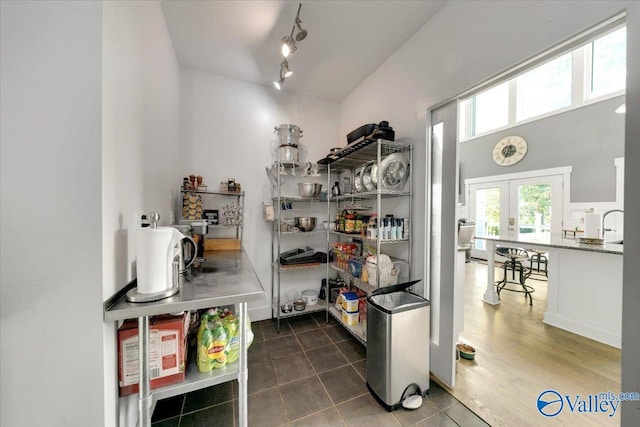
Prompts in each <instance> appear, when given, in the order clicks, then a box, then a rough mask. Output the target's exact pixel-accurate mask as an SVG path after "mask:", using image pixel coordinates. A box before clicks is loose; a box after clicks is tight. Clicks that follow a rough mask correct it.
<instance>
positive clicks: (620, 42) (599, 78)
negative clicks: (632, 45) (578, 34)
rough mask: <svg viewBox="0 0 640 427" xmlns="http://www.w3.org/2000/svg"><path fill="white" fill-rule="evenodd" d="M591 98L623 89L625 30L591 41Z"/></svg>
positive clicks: (624, 77) (624, 79)
mask: <svg viewBox="0 0 640 427" xmlns="http://www.w3.org/2000/svg"><path fill="white" fill-rule="evenodd" d="M591 49H592V51H593V59H592V69H591V94H590V95H591V97H596V96H601V95H604V94H607V93H611V92H616V91H619V90H622V89H624V87H625V81H626V76H627V66H626V65H627V63H626V56H627V28H626V27H623V28H620V29H619V30H616V31H614V32H612V33H610V34H607V35H606V36H603V37H601V38H599V39H596V40H594V41H593V45H592V46H591Z"/></svg>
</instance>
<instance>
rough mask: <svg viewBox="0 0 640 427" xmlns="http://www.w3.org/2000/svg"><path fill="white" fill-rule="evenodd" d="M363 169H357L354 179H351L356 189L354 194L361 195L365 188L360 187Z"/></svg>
mask: <svg viewBox="0 0 640 427" xmlns="http://www.w3.org/2000/svg"><path fill="white" fill-rule="evenodd" d="M363 169H364V168H358V169H356V174H355V177H354V178H353V186H354V187H355V189H356V193H362V192H363V191H364V190H365V188H364V186H363V185H362V170H363Z"/></svg>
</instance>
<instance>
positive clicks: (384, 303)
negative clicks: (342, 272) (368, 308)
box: [369, 291, 429, 313]
mask: <svg viewBox="0 0 640 427" xmlns="http://www.w3.org/2000/svg"><path fill="white" fill-rule="evenodd" d="M369 302H370V303H371V304H372V305H373V306H375V307H377V308H379V309H381V310H383V311H385V312H387V313H399V312H403V311H407V310H413V309H416V308H420V307H425V306H428V305H429V301H428V300H427V299H425V298H423V297H421V296H420V295H416V294H413V293H411V292H406V291H399V292H392V293H388V294H382V295H372V296H370V297H369Z"/></svg>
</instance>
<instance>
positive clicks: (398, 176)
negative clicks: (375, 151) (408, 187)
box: [380, 153, 409, 190]
mask: <svg viewBox="0 0 640 427" xmlns="http://www.w3.org/2000/svg"><path fill="white" fill-rule="evenodd" d="M407 178H409V160H407V157H406V156H405V155H404V154H401V153H394V154H391V155H389V156H387V157H385V158H384V159H382V161H381V162H380V179H381V180H382V183H381V188H384V189H385V190H402V187H403V186H404V183H405V182H407Z"/></svg>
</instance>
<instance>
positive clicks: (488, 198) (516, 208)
mask: <svg viewBox="0 0 640 427" xmlns="http://www.w3.org/2000/svg"><path fill="white" fill-rule="evenodd" d="M468 195H469V208H470V209H469V213H470V216H471V219H472V220H474V221H475V223H476V236H478V237H490V236H494V237H500V238H503V239H510V240H519V241H527V242H541V243H542V242H547V243H548V242H549V240H550V237H551V234H552V233H553V234H556V235H560V233H561V231H562V216H563V215H562V209H563V206H562V204H563V199H564V195H563V176H562V175H546V176H537V177H531V178H521V179H507V180H496V181H487V182H481V183H476V184H470V185H469V193H468ZM471 256H473V257H475V258H481V259H487V250H486V242H485V241H484V240H479V239H476V240H475V242H474V245H473V247H472V249H471Z"/></svg>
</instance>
